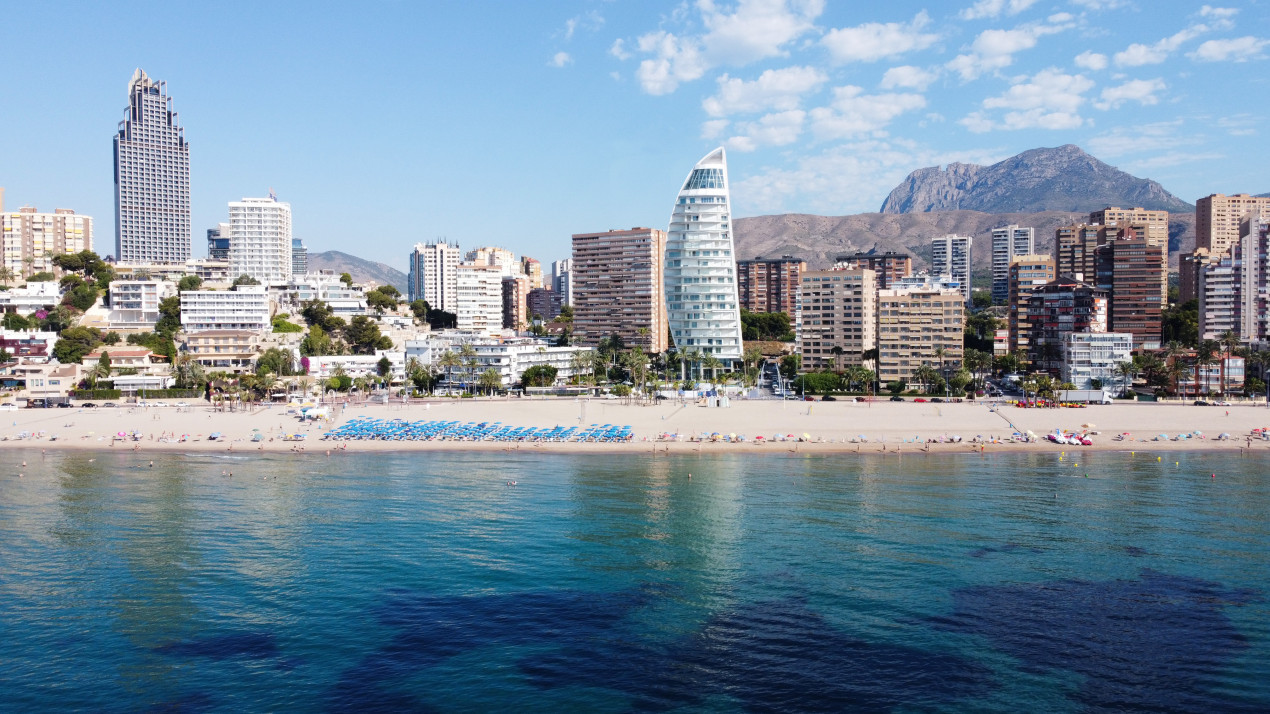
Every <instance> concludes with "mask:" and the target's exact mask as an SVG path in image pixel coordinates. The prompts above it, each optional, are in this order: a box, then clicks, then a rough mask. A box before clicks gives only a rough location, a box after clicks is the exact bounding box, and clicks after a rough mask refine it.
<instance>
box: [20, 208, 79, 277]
mask: <svg viewBox="0 0 1270 714" xmlns="http://www.w3.org/2000/svg"><path fill="white" fill-rule="evenodd" d="M2 210H3V206H0V211H2ZM92 248H93V219H92V217H91V216H80V215H76V214H75V212H74V211H72V210H70V209H69V208H59V209H56V210H55V211H53V212H52V213H39V212H38V211H36V210H35V209H34V208H32V207H30V206H23V207H22V208H19V209H18V210H17V211H16V212H11V213H4V214H3V215H2V216H0V251H3V257H4V267H5V268H8V269H9V271H10V272H12V273H13V276H14V277H13V280H19V279H20V278H22V277H23V276H26V275H34V274H35V273H42V272H45V271H47V272H53V256H55V255H60V254H63V253H78V252H80V251H83V250H92ZM10 282H12V281H10Z"/></svg>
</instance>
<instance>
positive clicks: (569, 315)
mask: <svg viewBox="0 0 1270 714" xmlns="http://www.w3.org/2000/svg"><path fill="white" fill-rule="evenodd" d="M556 322H563V323H567V324H573V306H572V305H561V306H560V314H559V315H557V316H556Z"/></svg>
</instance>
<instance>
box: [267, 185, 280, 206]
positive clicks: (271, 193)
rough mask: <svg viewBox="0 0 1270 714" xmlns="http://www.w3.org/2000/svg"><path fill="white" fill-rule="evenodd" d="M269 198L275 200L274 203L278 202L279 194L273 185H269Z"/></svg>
mask: <svg viewBox="0 0 1270 714" xmlns="http://www.w3.org/2000/svg"><path fill="white" fill-rule="evenodd" d="M269 200H270V201H273V202H274V203H277V202H278V194H276V193H274V192H273V186H270V187H269Z"/></svg>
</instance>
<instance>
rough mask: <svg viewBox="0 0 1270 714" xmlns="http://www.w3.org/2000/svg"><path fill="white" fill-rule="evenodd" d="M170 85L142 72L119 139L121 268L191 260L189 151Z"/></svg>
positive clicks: (117, 246) (117, 180)
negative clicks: (137, 264) (122, 264)
mask: <svg viewBox="0 0 1270 714" xmlns="http://www.w3.org/2000/svg"><path fill="white" fill-rule="evenodd" d="M171 104H172V98H171V97H169V96H168V94H167V83H166V82H163V81H158V80H152V79H150V77H148V76H147V75H146V73H145V72H143V71H141V70H140V69H138V70H137V71H136V72H135V73H133V75H132V80H131V81H129V82H128V109H127V116H126V117H125V118H124V120H123V121H121V122H119V130H118V131H117V132H116V133H115V137H114V152H115V258H116V259H117V260H118V261H119V262H121V263H184V262H185V261H187V260H189V259H190V236H191V233H190V146H189V144H187V143H185V135H184V133H183V132H182V130H181V126H180V124H179V123H178V122H177V114H176V112H174V111H172V107H171Z"/></svg>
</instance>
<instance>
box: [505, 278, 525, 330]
mask: <svg viewBox="0 0 1270 714" xmlns="http://www.w3.org/2000/svg"><path fill="white" fill-rule="evenodd" d="M528 298H529V278H528V277H527V276H524V275H504V276H503V329H504V330H515V331H517V332H520V331H522V330H524V329H526V328H527V327H529V301H528Z"/></svg>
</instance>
